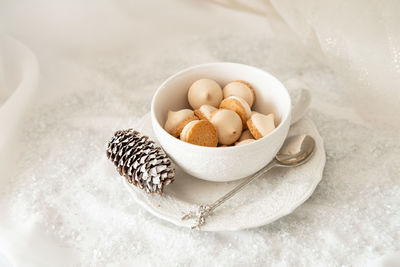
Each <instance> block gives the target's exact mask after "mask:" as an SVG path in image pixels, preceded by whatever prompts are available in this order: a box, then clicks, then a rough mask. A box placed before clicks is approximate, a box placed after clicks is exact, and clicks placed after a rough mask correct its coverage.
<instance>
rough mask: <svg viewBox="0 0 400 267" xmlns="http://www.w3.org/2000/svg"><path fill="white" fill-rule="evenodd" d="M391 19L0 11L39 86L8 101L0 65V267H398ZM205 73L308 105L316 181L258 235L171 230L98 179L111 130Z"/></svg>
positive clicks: (77, 8) (79, 9)
mask: <svg viewBox="0 0 400 267" xmlns="http://www.w3.org/2000/svg"><path fill="white" fill-rule="evenodd" d="M398 10H400V7H399V2H398V1H382V2H380V1H369V2H368V3H366V2H365V1H351V2H350V1H317V0H302V1H296V2H294V1H286V0H282V1H271V2H267V1H261V0H260V1H252V2H249V1H233V0H232V1H230V0H225V1H224V0H209V1H202V2H198V1H179V0H176V1H141V2H139V1H137V2H133V1H118V2H114V3H112V2H109V1H93V0H89V1H85V2H82V1H45V0H39V1H35V3H32V2H31V1H26V0H25V1H18V2H17V1H2V2H1V3H0V19H1V21H0V25H2V27H3V30H4V32H5V33H7V34H9V35H11V36H13V37H15V38H16V39H18V40H20V41H22V42H23V43H25V44H26V45H27V46H29V47H30V48H31V49H32V50H33V52H34V53H35V54H36V56H37V58H38V63H39V66H40V76H39V85H38V87H37V88H35V86H34V83H35V82H34V81H33V80H32V81H31V82H30V84H31V87H26V89H24V92H25V93H26V94H22V96H20V97H15V94H12V92H13V89H15V88H17V87H18V85H19V84H18V82H16V81H14V82H13V81H11V82H9V81H8V79H9V77H11V75H4V71H5V70H9V69H11V70H14V68H13V67H12V64H7V65H6V66H4V62H10V61H9V57H8V58H7V61H5V60H4V58H3V57H2V58H0V61H1V64H0V66H2V67H1V68H0V70H2V71H3V73H2V74H0V79H1V81H0V85H1V88H0V90H2V91H1V94H0V119H1V121H0V127H1V135H0V136H1V137H2V140H0V141H1V142H0V144H1V149H0V159H1V160H0V185H1V187H0V192H1V195H0V208H1V209H0V218H1V219H0V259H1V260H0V264H3V262H4V264H3V265H6V264H7V265H11V266H149V265H152V266H175V265H183V266H188V265H195V266H204V265H209V266H224V265H225V266H249V265H250V266H266V265H267V266H269V265H273V266H315V265H320V266H338V265H343V266H365V265H370V266H390V264H396V263H398V262H399V256H398V255H399V254H398V253H399V250H400V214H399V212H398V211H399V208H400V197H399V196H398V192H399V189H400V178H399V175H398V174H399V172H400V161H399V155H400V145H399V143H400V142H399V134H400V126H399V125H400V116H399V114H400V112H399V111H400V107H399V105H398V103H400V92H399V90H398V88H399V85H400V82H399V81H400V67H399V64H400V63H399V62H400V61H399V60H400V52H399V51H400V29H399V25H400V21H399V20H400V18H399V16H398V15H397V13H396V12H397V11H398ZM24 58H25V57H24ZM16 59H17V58H16ZM210 61H234V62H241V63H246V64H250V65H254V66H257V67H260V68H263V69H265V70H267V71H269V72H271V73H272V74H274V75H276V76H277V77H278V78H279V79H280V80H282V81H283V82H284V83H285V84H286V85H287V86H288V87H302V86H306V87H307V88H308V89H309V90H310V91H311V92H312V95H313V102H312V105H311V109H310V111H309V113H308V116H309V117H310V118H311V119H312V120H313V121H314V122H315V123H316V125H317V127H318V129H319V131H320V134H321V135H322V137H323V138H324V142H325V148H326V153H327V164H326V168H325V172H324V177H323V180H322V182H321V183H320V185H319V186H318V187H317V189H316V191H315V193H314V194H313V196H312V197H311V198H310V199H309V200H308V201H307V202H306V203H305V204H304V205H302V206H301V207H299V208H298V209H297V210H296V211H294V212H293V213H292V214H290V215H288V216H286V217H284V218H282V219H280V220H278V221H276V222H274V223H272V224H270V225H267V226H264V227H260V228H257V229H252V230H246V231H239V232H219V233H204V232H197V231H191V230H188V229H183V228H179V227H176V226H173V225H171V224H169V223H166V222H164V221H161V220H159V219H156V218H154V217H153V216H151V215H150V214H148V213H147V212H146V211H144V209H142V208H141V207H140V206H139V205H137V204H136V203H134V202H133V201H132V199H131V198H130V195H129V192H126V190H125V188H124V187H123V185H122V184H121V183H120V179H119V177H117V176H118V174H117V173H116V172H110V171H109V170H110V164H111V163H109V162H108V161H107V159H106V158H105V151H104V149H105V144H106V142H107V141H108V139H109V138H110V137H111V135H112V134H113V132H114V130H116V129H121V128H129V127H130V125H133V124H134V122H135V120H136V119H137V118H139V117H140V116H141V115H143V114H145V113H146V112H147V111H148V110H149V106H150V100H151V96H152V94H153V93H154V91H155V90H156V88H157V86H158V85H159V84H161V82H162V81H163V80H164V79H166V78H167V77H168V76H169V75H171V74H173V73H175V72H176V71H178V70H180V69H182V68H184V67H187V66H190V65H194V64H199V63H204V62H210ZM30 62H32V61H30ZM22 63H23V64H22V66H25V64H24V62H22ZM25 63H26V62H25ZM31 67H32V66H31ZM16 71H18V69H17V70H16ZM17 78H18V77H16V78H15V79H17ZM19 88H20V87H19ZM25 90H27V91H25ZM17 96H18V95H17ZM12 97H14V98H15V99H16V100H13V101H15V102H14V103H15V104H13V105H11V106H12V108H11V110H12V112H10V111H9V110H10V109H9V108H7V105H8V104H7V103H10V102H8V101H11V99H12ZM8 106H10V105H8ZM393 266H395V265H393Z"/></svg>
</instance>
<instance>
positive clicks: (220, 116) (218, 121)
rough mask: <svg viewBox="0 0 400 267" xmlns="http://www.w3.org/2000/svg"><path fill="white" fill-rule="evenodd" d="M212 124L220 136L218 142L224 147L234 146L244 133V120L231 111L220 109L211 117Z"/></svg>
mask: <svg viewBox="0 0 400 267" xmlns="http://www.w3.org/2000/svg"><path fill="white" fill-rule="evenodd" d="M211 123H212V124H213V125H214V127H215V129H216V130H217V134H218V142H219V143H220V144H223V145H230V144H233V143H234V142H235V141H236V140H238V139H239V137H240V134H241V133H242V120H241V119H240V117H239V115H238V114H237V113H236V112H234V111H232V110H229V109H219V110H217V111H214V112H213V113H212V115H211Z"/></svg>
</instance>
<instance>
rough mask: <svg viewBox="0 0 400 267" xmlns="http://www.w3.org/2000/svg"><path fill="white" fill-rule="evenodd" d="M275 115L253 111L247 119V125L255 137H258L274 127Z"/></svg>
mask: <svg viewBox="0 0 400 267" xmlns="http://www.w3.org/2000/svg"><path fill="white" fill-rule="evenodd" d="M274 120H275V116H274V114H273V113H271V114H269V115H263V114H261V113H253V114H252V115H251V118H250V119H249V120H248V121H247V126H248V127H249V130H250V132H251V134H252V135H253V136H254V138H255V139H260V138H262V137H264V136H266V135H267V134H269V133H270V132H272V131H273V130H274V129H275V122H274Z"/></svg>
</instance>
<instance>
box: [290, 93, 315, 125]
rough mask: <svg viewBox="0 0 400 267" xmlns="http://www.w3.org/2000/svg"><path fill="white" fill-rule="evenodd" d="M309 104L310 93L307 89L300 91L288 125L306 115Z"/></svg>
mask: <svg viewBox="0 0 400 267" xmlns="http://www.w3.org/2000/svg"><path fill="white" fill-rule="evenodd" d="M310 104H311V93H310V91H308V90H307V89H301V94H300V98H299V101H297V103H296V104H295V105H294V106H293V108H292V121H291V122H290V125H293V124H295V123H296V122H298V121H299V120H300V119H301V118H303V116H304V115H305V114H306V112H307V110H308V107H309V106H310Z"/></svg>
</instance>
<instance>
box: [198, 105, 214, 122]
mask: <svg viewBox="0 0 400 267" xmlns="http://www.w3.org/2000/svg"><path fill="white" fill-rule="evenodd" d="M216 110H218V109H217V108H215V107H213V106H210V105H202V106H201V107H200V108H199V109H196V110H195V111H194V114H196V116H197V117H199V118H200V119H203V120H204V119H206V120H210V119H211V113H212V112H214V111H216Z"/></svg>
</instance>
